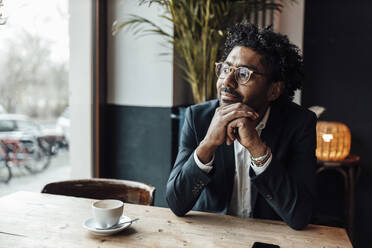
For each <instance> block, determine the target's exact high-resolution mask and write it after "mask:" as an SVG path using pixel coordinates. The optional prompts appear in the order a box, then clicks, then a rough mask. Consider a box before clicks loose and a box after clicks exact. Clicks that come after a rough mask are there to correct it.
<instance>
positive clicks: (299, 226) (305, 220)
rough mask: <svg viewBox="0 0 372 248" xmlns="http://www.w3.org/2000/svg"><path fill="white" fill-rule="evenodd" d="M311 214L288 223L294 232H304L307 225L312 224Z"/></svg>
mask: <svg viewBox="0 0 372 248" xmlns="http://www.w3.org/2000/svg"><path fill="white" fill-rule="evenodd" d="M310 219H311V214H306V215H302V216H297V217H296V218H293V219H292V220H290V221H287V224H288V226H289V227H291V228H292V229H294V230H298V231H299V230H303V229H305V228H306V227H307V225H308V224H309V223H310Z"/></svg>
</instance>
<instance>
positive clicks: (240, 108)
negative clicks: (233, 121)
mask: <svg viewBox="0 0 372 248" xmlns="http://www.w3.org/2000/svg"><path fill="white" fill-rule="evenodd" d="M234 111H244V112H250V113H252V114H253V115H254V116H255V117H254V118H255V119H257V118H258V117H259V114H258V113H257V112H256V111H255V110H254V109H253V108H251V107H249V106H248V105H246V104H242V103H237V104H231V105H228V106H224V107H222V108H220V113H221V114H222V115H226V114H229V113H231V112H234Z"/></svg>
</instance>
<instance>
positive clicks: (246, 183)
mask: <svg viewBox="0 0 372 248" xmlns="http://www.w3.org/2000/svg"><path fill="white" fill-rule="evenodd" d="M269 115H270V107H269V108H268V109H267V111H266V113H265V116H264V118H262V120H261V121H260V123H259V124H258V125H257V126H256V130H257V132H258V135H260V136H261V132H262V130H263V129H264V128H265V126H266V122H267V120H268V119H269ZM234 153H235V178H234V186H233V191H232V196H231V201H230V206H229V210H228V214H231V215H236V216H241V217H249V215H250V212H251V210H252V209H251V180H250V177H249V170H250V168H252V169H253V170H254V172H255V174H256V175H259V174H261V173H262V172H264V171H265V169H266V168H267V167H268V166H269V164H270V163H271V160H272V155H271V156H270V158H269V159H268V160H267V161H266V163H265V164H264V165H263V166H261V167H257V166H255V165H254V164H253V163H251V155H250V153H249V151H248V150H247V149H246V148H245V147H244V146H242V145H241V144H240V143H239V141H237V140H235V141H234ZM194 160H195V163H196V164H197V165H198V166H199V168H200V169H202V170H203V171H205V172H207V173H209V172H210V171H211V170H212V168H213V161H214V156H213V158H212V160H211V161H210V162H208V163H207V164H203V163H202V162H201V161H200V160H199V158H198V156H197V155H196V151H195V152H194Z"/></svg>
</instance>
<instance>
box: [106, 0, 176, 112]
mask: <svg viewBox="0 0 372 248" xmlns="http://www.w3.org/2000/svg"><path fill="white" fill-rule="evenodd" d="M161 11H162V10H161V9H160V8H159V7H158V6H157V5H156V4H152V5H151V7H148V5H146V4H145V5H142V6H139V5H138V1H133V0H113V1H109V2H108V25H109V30H111V25H112V23H113V21H114V20H117V19H124V20H125V19H126V18H128V15H129V14H137V15H140V16H144V17H146V18H149V19H150V20H152V21H153V22H155V23H156V24H159V26H161V27H164V26H166V25H165V24H168V23H167V22H165V21H164V20H163V19H161V18H159V17H158V15H159V14H160V13H161ZM168 26H169V25H168ZM168 30H170V32H171V33H172V27H171V26H169V28H168ZM165 52H169V53H170V56H160V55H159V54H160V53H165ZM108 103H111V104H117V105H129V106H151V107H156V106H157V107H170V106H173V48H172V46H171V45H170V44H166V43H165V41H164V40H163V39H162V38H161V37H159V36H158V35H149V36H145V37H140V38H139V37H138V36H134V34H133V32H132V30H122V31H120V32H119V33H118V34H117V35H116V36H112V35H111V34H109V37H108Z"/></svg>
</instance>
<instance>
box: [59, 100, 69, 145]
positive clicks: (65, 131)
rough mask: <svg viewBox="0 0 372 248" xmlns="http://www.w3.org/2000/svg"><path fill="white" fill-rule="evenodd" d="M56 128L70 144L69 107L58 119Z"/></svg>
mask: <svg viewBox="0 0 372 248" xmlns="http://www.w3.org/2000/svg"><path fill="white" fill-rule="evenodd" d="M56 126H57V127H56V130H57V132H58V133H61V134H62V135H63V136H64V137H65V139H66V144H67V146H68V144H69V142H70V109H69V107H67V108H66V109H65V110H64V111H63V112H62V114H61V115H60V116H59V117H58V119H57V124H56Z"/></svg>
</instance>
